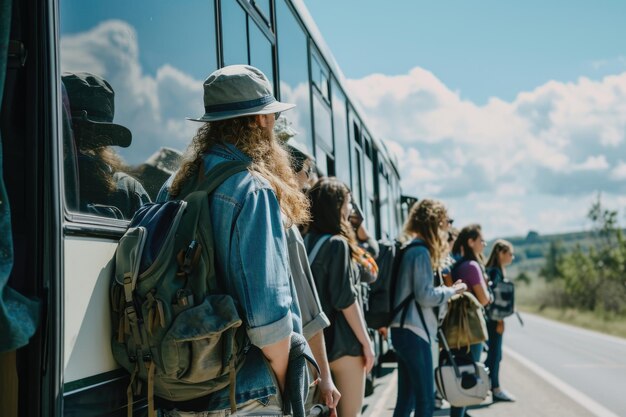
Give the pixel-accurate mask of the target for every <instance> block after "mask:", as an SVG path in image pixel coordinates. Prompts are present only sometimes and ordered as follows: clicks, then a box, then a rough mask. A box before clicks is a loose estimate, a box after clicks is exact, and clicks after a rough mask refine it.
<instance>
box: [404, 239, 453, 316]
mask: <svg viewBox="0 0 626 417" xmlns="http://www.w3.org/2000/svg"><path fill="white" fill-rule="evenodd" d="M406 256H409V257H410V262H409V265H410V268H411V271H412V275H413V276H414V277H416V279H414V280H413V294H415V299H416V300H417V302H418V303H419V305H421V306H422V307H436V306H439V305H441V304H443V303H444V302H446V301H448V299H450V297H452V296H453V295H454V293H455V290H454V289H453V288H449V287H434V286H433V267H432V264H431V262H430V255H429V254H428V250H427V249H425V248H415V249H412V250H409V251H408V252H407V253H406Z"/></svg>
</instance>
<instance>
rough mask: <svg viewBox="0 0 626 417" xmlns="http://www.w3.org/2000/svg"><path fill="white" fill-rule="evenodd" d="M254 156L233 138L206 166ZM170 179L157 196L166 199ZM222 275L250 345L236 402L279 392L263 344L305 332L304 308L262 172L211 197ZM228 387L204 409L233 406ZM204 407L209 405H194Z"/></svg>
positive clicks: (243, 176) (238, 178)
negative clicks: (302, 315)
mask: <svg viewBox="0 0 626 417" xmlns="http://www.w3.org/2000/svg"><path fill="white" fill-rule="evenodd" d="M239 160H242V161H249V160H250V158H249V157H248V156H247V155H245V154H244V153H243V152H241V151H239V150H238V149H237V148H236V147H235V146H233V145H231V144H224V145H216V146H214V147H213V148H212V149H211V150H210V151H209V152H208V153H207V155H205V157H204V169H205V172H208V171H209V170H210V169H212V168H213V167H214V166H216V165H217V164H219V163H221V162H226V161H239ZM171 180H172V178H170V180H168V181H167V182H166V183H165V184H164V185H163V187H162V188H161V191H160V192H159V196H158V198H157V200H158V201H164V200H166V199H167V197H168V195H167V188H168V186H169V184H170V183H171ZM209 204H210V209H211V220H212V226H213V234H214V236H213V237H214V245H215V264H216V272H217V274H218V277H220V278H221V279H223V281H222V282H223V283H225V285H226V288H225V289H226V292H227V293H228V294H230V295H231V296H232V297H233V298H234V299H235V303H236V305H237V307H238V309H239V314H240V316H241V318H242V320H243V322H244V326H245V327H246V331H247V334H248V337H249V339H250V342H251V347H250V349H249V351H248V352H247V354H246V359H245V361H244V364H243V366H242V368H241V369H240V370H239V371H238V372H237V383H236V402H237V404H242V403H244V402H246V401H249V400H252V399H257V400H259V401H261V402H267V401H268V400H269V396H271V395H275V394H277V387H276V384H275V379H274V376H273V373H272V370H271V368H270V366H269V364H268V363H267V361H266V360H265V358H264V356H263V353H262V352H261V350H260V348H262V347H264V346H267V345H270V344H272V343H275V342H277V341H279V340H281V339H283V338H285V337H287V336H289V335H290V334H291V333H292V331H295V332H297V333H302V325H301V321H300V311H299V308H298V304H297V299H296V296H295V289H294V287H293V283H292V281H291V279H290V273H289V259H288V253H287V246H286V238H285V228H284V225H283V222H282V220H281V211H280V207H279V205H278V200H277V198H276V194H275V193H274V191H273V189H272V188H271V186H270V185H269V183H268V182H267V180H265V179H264V178H262V177H261V176H260V175H258V174H251V173H250V172H248V171H245V172H240V173H238V174H235V175H233V176H232V177H230V178H228V179H227V180H226V181H224V182H223V183H222V184H221V185H220V186H219V187H218V188H217V189H216V190H215V191H214V192H213V193H212V194H211V196H210V197H209ZM228 393H229V389H228V387H226V388H224V389H222V390H221V391H218V392H216V393H213V394H211V395H210V396H209V397H208V401H207V403H206V404H207V409H206V411H213V410H221V409H227V408H229V402H228ZM196 411H205V410H196Z"/></svg>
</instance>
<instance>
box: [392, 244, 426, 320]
mask: <svg viewBox="0 0 626 417" xmlns="http://www.w3.org/2000/svg"><path fill="white" fill-rule="evenodd" d="M418 246H422V247H426V243H424V242H423V241H422V240H418V241H412V242H410V243H409V244H408V245H406V246H403V247H400V248H398V249H397V250H398V251H399V253H398V255H397V256H396V259H395V260H394V263H393V269H392V272H391V274H392V275H391V276H392V277H398V274H399V273H400V266H401V264H402V259H403V258H404V254H405V253H406V251H407V250H409V249H410V248H414V247H418ZM397 284H398V280H397V279H395V280H392V281H391V288H390V294H389V295H390V296H391V304H390V305H391V306H394V305H395V298H396V287H397ZM413 297H414V294H413V293H411V294H410V295H409V296H408V297H406V298H405V299H404V300H402V302H401V303H400V304H399V305H398V306H396V307H395V308H394V309H393V310H392V311H391V320H393V319H394V318H395V317H396V316H397V315H398V313H399V312H400V311H402V318H401V319H400V327H401V328H402V327H404V320H405V319H406V315H407V313H408V311H409V305H411V298H413Z"/></svg>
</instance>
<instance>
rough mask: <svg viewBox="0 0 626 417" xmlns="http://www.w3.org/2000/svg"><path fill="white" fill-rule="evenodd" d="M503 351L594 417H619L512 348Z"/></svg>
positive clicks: (504, 348) (504, 347) (505, 347)
mask: <svg viewBox="0 0 626 417" xmlns="http://www.w3.org/2000/svg"><path fill="white" fill-rule="evenodd" d="M502 350H504V352H505V353H506V354H507V355H509V356H511V357H512V358H513V359H515V360H516V361H518V362H519V363H521V364H522V365H524V366H525V367H526V368H528V369H530V370H531V371H532V372H534V373H535V374H537V375H538V376H539V377H540V378H542V379H543V380H544V381H546V382H547V383H549V384H550V385H552V386H554V387H555V388H556V389H558V390H559V391H561V392H562V393H563V394H565V395H567V396H568V397H570V398H571V399H572V400H574V401H575V402H577V403H578V404H579V405H580V406H582V407H584V408H586V409H587V410H589V411H590V412H591V413H593V415H594V416H596V417H619V416H618V415H617V414H615V413H613V412H612V411H610V410H608V409H607V408H605V407H603V406H601V405H600V404H598V403H597V402H596V401H594V400H592V399H591V398H589V397H588V396H587V395H585V394H583V393H582V392H580V391H578V390H577V389H576V388H574V387H572V386H571V385H568V384H566V383H565V382H563V381H562V380H560V379H559V378H557V377H556V376H554V375H552V374H551V373H550V372H548V371H546V370H545V369H543V368H542V367H541V366H539V365H537V364H536V363H534V362H531V361H530V360H528V359H526V358H525V357H524V356H522V355H521V354H519V353H517V352H515V351H514V350H512V349H511V348H509V347H507V346H503V347H502Z"/></svg>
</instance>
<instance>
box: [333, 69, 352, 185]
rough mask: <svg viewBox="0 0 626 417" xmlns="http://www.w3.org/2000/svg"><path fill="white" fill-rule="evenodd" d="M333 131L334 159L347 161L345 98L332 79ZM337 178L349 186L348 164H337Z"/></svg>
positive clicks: (348, 153)
mask: <svg viewBox="0 0 626 417" xmlns="http://www.w3.org/2000/svg"><path fill="white" fill-rule="evenodd" d="M331 90H332V104H333V129H334V132H335V158H336V160H337V161H349V160H350V159H349V158H350V145H349V144H348V115H347V113H346V96H345V95H344V94H343V92H342V91H341V87H339V84H338V83H337V81H336V80H335V79H334V78H333V81H332V89H331ZM337 178H339V179H340V180H341V181H343V182H345V183H346V184H350V164H344V163H339V164H337Z"/></svg>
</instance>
